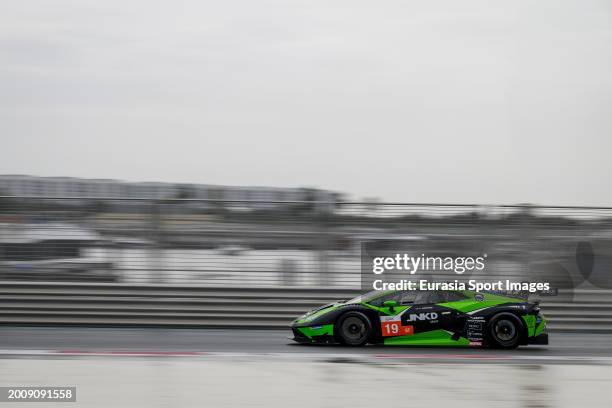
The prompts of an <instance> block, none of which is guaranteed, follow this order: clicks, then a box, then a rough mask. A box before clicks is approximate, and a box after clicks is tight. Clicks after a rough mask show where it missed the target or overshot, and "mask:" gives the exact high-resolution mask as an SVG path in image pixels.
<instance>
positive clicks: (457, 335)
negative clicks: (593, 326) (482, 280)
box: [291, 291, 548, 346]
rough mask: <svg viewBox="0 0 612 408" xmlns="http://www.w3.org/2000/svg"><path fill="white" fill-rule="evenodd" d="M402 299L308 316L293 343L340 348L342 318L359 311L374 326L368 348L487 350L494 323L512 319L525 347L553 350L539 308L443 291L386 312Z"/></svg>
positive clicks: (298, 324)
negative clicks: (503, 317) (387, 304)
mask: <svg viewBox="0 0 612 408" xmlns="http://www.w3.org/2000/svg"><path fill="white" fill-rule="evenodd" d="M399 293H400V292H397V291H393V292H380V294H378V295H374V296H370V297H368V296H367V295H365V296H364V297H363V298H356V299H354V300H351V301H348V302H338V303H332V304H328V305H325V306H322V307H320V308H318V309H315V310H313V311H311V312H308V313H306V314H305V315H303V316H301V317H300V318H298V319H296V320H295V321H294V322H293V323H292V325H291V328H292V331H293V334H294V340H295V341H298V342H302V343H335V342H337V341H338V337H337V333H336V331H335V330H336V326H335V325H336V323H337V322H338V320H339V319H340V317H341V316H342V315H343V314H345V313H347V312H351V311H357V312H360V313H362V314H363V315H365V316H367V317H368V319H369V321H370V323H371V326H372V335H371V337H370V340H369V342H370V343H375V344H384V345H431V346H437V345H438V346H487V345H488V337H489V336H488V330H489V326H488V325H489V321H490V320H491V319H492V318H493V317H494V316H499V315H500V314H506V315H507V316H508V315H511V316H510V317H512V318H515V320H516V321H517V322H519V326H520V328H521V339H520V344H523V345H524V344H548V335H547V334H546V321H545V319H544V317H543V316H542V314H541V313H540V308H539V305H538V303H530V302H527V301H525V300H524V299H517V298H511V297H505V296H500V295H496V294H489V293H476V292H472V291H457V292H442V291H440V293H439V294H436V293H431V292H430V293H428V296H426V297H425V302H411V303H408V304H398V305H397V306H394V307H385V306H383V303H384V299H385V298H393V297H395V298H397V296H398V294H399ZM428 300H431V302H429V301H428ZM436 300H441V301H436Z"/></svg>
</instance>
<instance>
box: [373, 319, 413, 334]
mask: <svg viewBox="0 0 612 408" xmlns="http://www.w3.org/2000/svg"><path fill="white" fill-rule="evenodd" d="M380 328H381V331H382V335H383V337H390V336H406V335H412V334H414V327H413V326H402V323H401V322H399V321H395V322H381V323H380Z"/></svg>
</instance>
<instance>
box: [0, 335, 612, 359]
mask: <svg viewBox="0 0 612 408" xmlns="http://www.w3.org/2000/svg"><path fill="white" fill-rule="evenodd" d="M289 335H290V332H289V331H288V330H286V331H284V330H283V331H281V330H239V329H236V330H226V329H157V328H142V329H137V328H74V327H7V326H2V327H0V349H2V350H4V352H3V353H2V354H4V355H7V354H11V351H12V350H13V351H18V350H73V351H82V352H104V351H114V352H130V351H131V352H159V353H164V352H168V353H172V352H187V351H189V352H206V353H252V354H263V353H275V354H277V353H287V354H291V355H295V354H303V353H313V354H317V355H326V354H328V355H330V356H332V355H343V354H344V355H355V354H359V355H381V354H392V355H402V356H405V357H409V356H410V355H423V354H424V353H427V354H428V355H429V356H433V357H432V358H435V359H445V358H446V357H447V356H448V357H449V358H450V357H457V356H460V357H461V356H466V357H467V356H483V357H487V356H491V357H493V356H501V357H513V358H514V357H528V358H544V359H553V360H555V359H556V360H559V361H563V360H565V359H568V360H571V359H575V358H585V357H586V358H591V359H593V358H602V360H603V359H608V360H610V359H612V336H610V335H596V334H580V335H578V334H568V333H556V334H555V333H553V334H551V338H550V341H551V344H550V345H548V346H526V347H521V348H519V349H518V350H510V351H506V350H489V349H472V348H454V347H397V346H395V347H382V346H368V347H363V348H349V347H341V346H326V345H324V346H315V345H301V344H297V343H294V342H293V341H291V340H289V339H288V338H287V337H288V336H289Z"/></svg>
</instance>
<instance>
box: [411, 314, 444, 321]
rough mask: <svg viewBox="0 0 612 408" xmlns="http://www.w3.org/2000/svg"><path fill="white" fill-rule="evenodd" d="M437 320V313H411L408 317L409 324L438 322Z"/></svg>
mask: <svg viewBox="0 0 612 408" xmlns="http://www.w3.org/2000/svg"><path fill="white" fill-rule="evenodd" d="M437 318H438V314H437V313H436V312H427V313H411V314H409V315H408V321H409V322H416V321H421V320H436V319H437Z"/></svg>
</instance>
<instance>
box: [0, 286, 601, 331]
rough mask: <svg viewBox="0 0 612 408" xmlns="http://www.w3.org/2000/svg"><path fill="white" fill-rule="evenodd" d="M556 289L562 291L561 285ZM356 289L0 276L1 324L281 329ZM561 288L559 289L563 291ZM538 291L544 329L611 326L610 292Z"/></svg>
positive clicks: (565, 329)
mask: <svg viewBox="0 0 612 408" xmlns="http://www.w3.org/2000/svg"><path fill="white" fill-rule="evenodd" d="M562 292H563V291H562ZM357 294H359V292H358V291H355V290H342V289H329V288H321V287H316V288H315V287H313V288H278V287H272V288H222V287H193V286H178V285H175V286H168V285H118V284H75V283H73V284H53V283H52V284H36V283H34V284H33V283H29V282H10V283H4V282H3V283H0V324H3V325H15V324H36V325H58V324H60V325H112V326H123V325H128V326H160V327H163V326H167V327H181V326H183V327H224V328H261V329H266V328H268V329H269V328H275V329H278V328H287V327H288V325H289V323H290V322H291V321H292V320H293V319H294V318H295V317H297V316H299V315H301V314H302V313H304V312H306V311H308V310H310V309H312V308H314V307H316V306H319V305H322V304H325V303H329V302H332V301H335V300H341V299H348V298H351V297H353V296H355V295H357ZM562 294H563V293H562ZM573 299H574V300H573V301H572V302H565V301H563V296H561V297H559V298H558V299H557V298H555V297H550V298H545V299H544V302H542V309H543V312H544V314H545V315H546V316H547V318H548V319H549V320H550V330H551V331H553V332H554V331H569V332H595V333H612V292H611V291H602V290H577V291H574V292H573Z"/></svg>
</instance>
